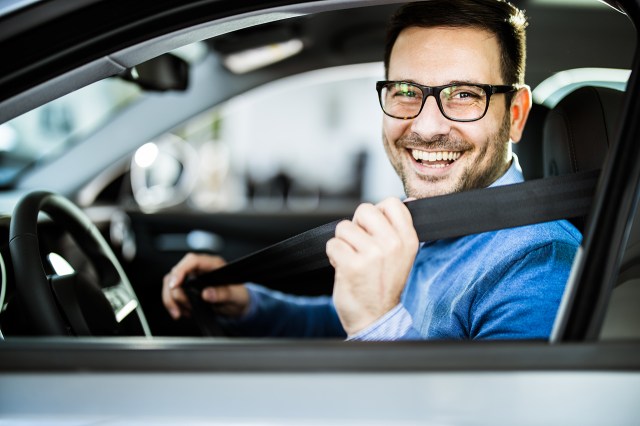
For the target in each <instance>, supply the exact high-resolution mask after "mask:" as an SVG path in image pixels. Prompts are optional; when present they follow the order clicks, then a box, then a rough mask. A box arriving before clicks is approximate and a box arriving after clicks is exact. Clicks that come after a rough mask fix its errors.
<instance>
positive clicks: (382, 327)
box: [347, 303, 413, 341]
mask: <svg viewBox="0 0 640 426" xmlns="http://www.w3.org/2000/svg"><path fill="white" fill-rule="evenodd" d="M412 326H413V320H412V319H411V315H409V312H408V311H407V310H406V309H405V307H404V306H402V304H400V303H399V304H397V305H396V306H395V307H394V308H393V309H391V310H390V311H389V312H387V313H386V314H384V315H383V316H381V317H380V318H378V320H377V321H376V322H374V323H373V324H371V325H370V326H369V327H367V328H365V329H363V330H360V331H359V332H357V333H356V334H353V335H351V336H349V337H347V341H352V340H354V341H355V340H359V341H376V340H377V341H382V340H398V339H400V338H402V337H403V336H405V335H406V334H407V333H409V331H410V330H411V327H412Z"/></svg>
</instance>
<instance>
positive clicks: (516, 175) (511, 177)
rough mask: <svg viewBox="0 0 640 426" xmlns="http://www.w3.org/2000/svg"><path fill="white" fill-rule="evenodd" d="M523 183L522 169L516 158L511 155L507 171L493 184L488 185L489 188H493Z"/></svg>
mask: <svg viewBox="0 0 640 426" xmlns="http://www.w3.org/2000/svg"><path fill="white" fill-rule="evenodd" d="M520 182H524V175H523V174H522V168H521V167H520V163H519V162H518V156H517V155H515V154H511V166H509V168H508V169H507V171H506V172H505V173H504V174H503V175H502V176H500V177H499V178H498V179H497V180H496V181H495V182H493V183H492V184H491V185H489V188H492V187H494V186H502V185H511V184H512V183H520Z"/></svg>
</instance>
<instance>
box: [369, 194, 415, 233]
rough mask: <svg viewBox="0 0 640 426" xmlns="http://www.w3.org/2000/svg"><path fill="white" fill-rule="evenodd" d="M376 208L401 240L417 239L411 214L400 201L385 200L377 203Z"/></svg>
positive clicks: (394, 199) (395, 199)
mask: <svg viewBox="0 0 640 426" xmlns="http://www.w3.org/2000/svg"><path fill="white" fill-rule="evenodd" d="M376 207H377V208H378V209H379V210H380V211H381V212H382V214H383V215H384V216H385V217H386V218H387V220H388V221H389V223H391V226H393V228H394V229H396V230H397V232H398V233H399V234H400V236H401V237H402V238H417V235H416V230H415V228H414V226H413V218H412V217H411V212H409V209H408V208H407V206H406V205H405V204H404V203H403V202H402V201H400V200H399V199H397V198H387V199H386V200H384V201H382V202H380V203H378V204H377V205H376Z"/></svg>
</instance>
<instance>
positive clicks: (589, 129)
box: [542, 86, 624, 177]
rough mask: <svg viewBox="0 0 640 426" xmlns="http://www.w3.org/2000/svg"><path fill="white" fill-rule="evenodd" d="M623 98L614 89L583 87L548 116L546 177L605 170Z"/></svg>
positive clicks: (622, 94)
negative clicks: (603, 168) (604, 166)
mask: <svg viewBox="0 0 640 426" xmlns="http://www.w3.org/2000/svg"><path fill="white" fill-rule="evenodd" d="M623 96H624V93H623V92H620V91H618V90H614V89H610V88H604V87H594V86H586V87H581V88H579V89H577V90H575V91H573V92H571V93H570V94H568V95H567V96H566V97H565V98H564V99H562V100H561V101H560V102H559V103H558V104H557V105H556V106H555V107H554V108H553V109H552V110H551V111H550V112H549V114H547V117H546V120H545V125H544V130H543V147H542V149H543V161H544V163H543V164H544V176H545V177H548V176H558V175H564V174H568V173H575V172H579V171H586V170H594V169H600V168H602V165H603V163H604V159H605V157H606V155H607V151H608V149H609V146H610V144H611V143H612V142H613V138H614V137H615V132H616V130H617V125H618V118H619V116H620V112H621V110H622V98H623Z"/></svg>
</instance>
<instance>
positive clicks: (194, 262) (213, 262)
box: [168, 253, 226, 288]
mask: <svg viewBox="0 0 640 426" xmlns="http://www.w3.org/2000/svg"><path fill="white" fill-rule="evenodd" d="M225 264H226V262H225V260H224V259H223V258H221V257H219V256H210V255H198V254H194V253H188V254H187V255H185V256H184V257H183V258H182V259H181V260H180V261H179V262H178V263H177V264H176V265H175V266H174V267H173V268H172V269H171V272H170V273H169V274H168V281H169V287H170V288H176V287H178V286H180V285H182V283H184V280H185V278H186V277H187V276H188V275H190V274H196V275H198V274H201V273H203V272H209V271H212V270H214V269H217V268H220V267H222V266H224V265H225Z"/></svg>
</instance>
